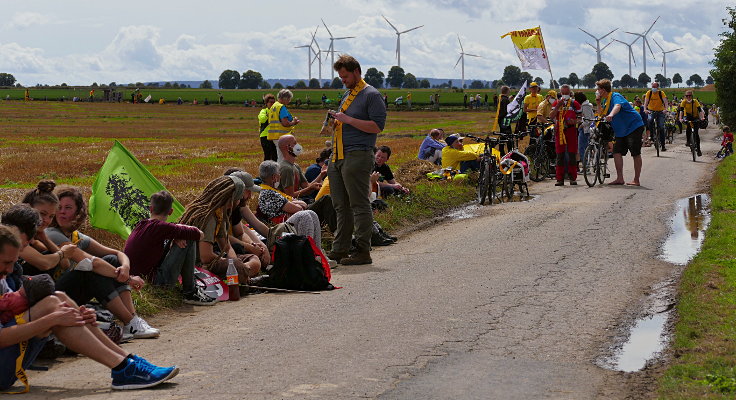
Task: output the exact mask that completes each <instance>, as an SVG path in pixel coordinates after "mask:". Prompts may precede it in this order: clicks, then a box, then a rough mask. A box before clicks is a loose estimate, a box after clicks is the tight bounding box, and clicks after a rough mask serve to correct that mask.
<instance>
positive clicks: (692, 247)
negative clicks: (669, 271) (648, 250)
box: [660, 194, 710, 265]
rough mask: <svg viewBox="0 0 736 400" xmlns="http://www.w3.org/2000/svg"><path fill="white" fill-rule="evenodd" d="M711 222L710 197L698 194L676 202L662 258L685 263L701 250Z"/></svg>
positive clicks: (671, 261) (679, 263)
mask: <svg viewBox="0 0 736 400" xmlns="http://www.w3.org/2000/svg"><path fill="white" fill-rule="evenodd" d="M709 223H710V197H709V196H708V195H707V194H698V195H695V196H692V197H688V198H686V199H680V200H678V201H677V203H676V210H675V215H674V217H673V218H672V224H671V227H670V228H671V231H670V235H669V236H668V237H667V240H666V241H665V242H664V245H663V246H662V254H661V256H660V258H661V259H663V260H664V261H667V262H669V263H672V264H676V265H685V264H687V263H688V261H690V260H691V259H692V258H693V257H694V256H695V254H697V253H698V251H700V246H701V245H702V244H703V239H704V238H705V230H706V228H708V224H709Z"/></svg>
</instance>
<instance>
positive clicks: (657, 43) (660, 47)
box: [652, 38, 664, 53]
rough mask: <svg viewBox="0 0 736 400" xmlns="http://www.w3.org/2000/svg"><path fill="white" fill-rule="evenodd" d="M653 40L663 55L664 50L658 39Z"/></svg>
mask: <svg viewBox="0 0 736 400" xmlns="http://www.w3.org/2000/svg"><path fill="white" fill-rule="evenodd" d="M652 40H653V41H654V44H656V45H657V47H659V49H660V50H662V53H664V49H663V48H662V46H660V45H659V42H657V39H655V38H652Z"/></svg>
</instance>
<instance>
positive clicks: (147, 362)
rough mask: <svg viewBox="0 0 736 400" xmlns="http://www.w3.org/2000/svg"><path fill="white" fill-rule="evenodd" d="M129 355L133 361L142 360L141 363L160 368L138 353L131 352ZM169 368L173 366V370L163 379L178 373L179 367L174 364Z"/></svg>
mask: <svg viewBox="0 0 736 400" xmlns="http://www.w3.org/2000/svg"><path fill="white" fill-rule="evenodd" d="M130 356H131V357H132V358H133V360H134V361H138V362H142V363H144V364H147V365H152V366H153V367H155V368H160V367H158V366H156V365H153V364H151V363H150V362H149V361H148V360H146V359H145V358H143V357H141V356H139V355H138V354H131V355H130ZM171 368H173V369H174V370H173V371H171V373H170V374H169V376H167V377H166V379H165V380H167V381H168V380H169V379H171V378H173V377H175V376H176V375H178V374H179V367H177V366H176V365H174V366H173V367H171ZM167 369H168V368H167Z"/></svg>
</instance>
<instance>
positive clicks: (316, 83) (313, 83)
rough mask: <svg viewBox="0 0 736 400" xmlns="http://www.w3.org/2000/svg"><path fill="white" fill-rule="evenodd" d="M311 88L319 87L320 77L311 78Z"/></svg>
mask: <svg viewBox="0 0 736 400" xmlns="http://www.w3.org/2000/svg"><path fill="white" fill-rule="evenodd" d="M309 88H310V89H319V79H317V78H312V79H310V80H309Z"/></svg>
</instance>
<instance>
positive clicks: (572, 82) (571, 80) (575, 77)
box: [567, 72, 580, 87]
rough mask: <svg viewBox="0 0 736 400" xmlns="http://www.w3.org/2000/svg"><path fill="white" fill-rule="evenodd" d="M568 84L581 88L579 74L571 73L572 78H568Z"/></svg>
mask: <svg viewBox="0 0 736 400" xmlns="http://www.w3.org/2000/svg"><path fill="white" fill-rule="evenodd" d="M567 84H568V85H570V86H572V87H578V86H580V78H578V74H576V73H574V72H570V76H568V77H567Z"/></svg>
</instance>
